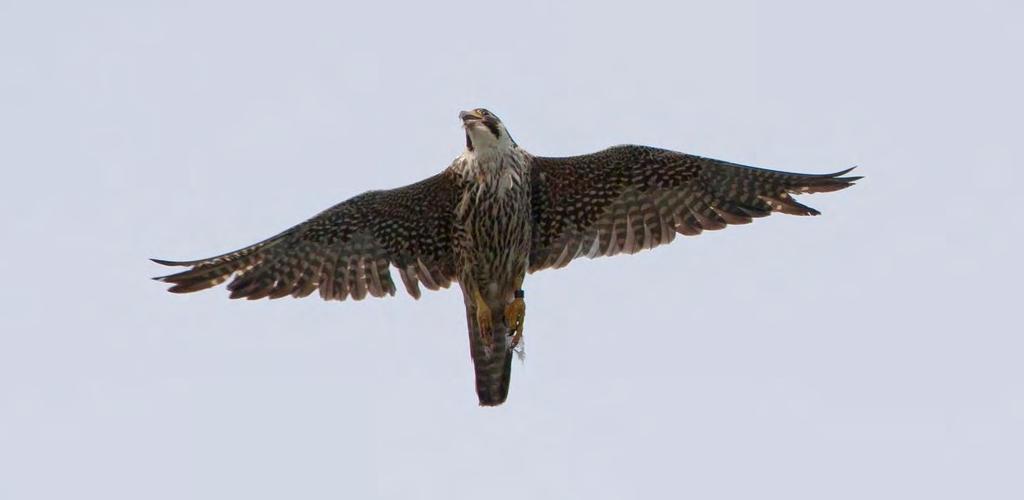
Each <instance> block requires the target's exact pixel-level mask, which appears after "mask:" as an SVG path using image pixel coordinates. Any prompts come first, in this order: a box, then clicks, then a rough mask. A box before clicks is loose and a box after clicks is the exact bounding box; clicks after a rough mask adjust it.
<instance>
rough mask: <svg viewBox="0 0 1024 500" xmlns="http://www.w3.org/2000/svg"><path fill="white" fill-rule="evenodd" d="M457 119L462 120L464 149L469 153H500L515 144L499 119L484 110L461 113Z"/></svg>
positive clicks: (477, 109) (478, 109)
mask: <svg viewBox="0 0 1024 500" xmlns="http://www.w3.org/2000/svg"><path fill="white" fill-rule="evenodd" d="M459 118H460V119H462V128H464V129H466V149H467V150H469V151H474V152H478V153H479V152H501V151H505V150H508V149H511V148H512V147H514V146H515V144H516V142H515V141H513V140H512V136H510V135H509V134H508V130H505V125H504V124H502V123H501V119H499V118H498V116H497V115H495V114H494V113H491V112H490V111H487V110H486V109H483V108H476V109H474V110H471V111H463V112H461V113H459Z"/></svg>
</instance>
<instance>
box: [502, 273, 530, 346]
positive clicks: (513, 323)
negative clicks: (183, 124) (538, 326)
mask: <svg viewBox="0 0 1024 500" xmlns="http://www.w3.org/2000/svg"><path fill="white" fill-rule="evenodd" d="M520 286H522V284H521V283H520ZM525 297H526V294H525V293H524V292H523V290H522V289H517V290H516V293H515V298H514V299H513V300H512V302H511V303H509V305H508V306H507V307H505V324H506V325H508V328H509V331H510V334H511V335H512V347H513V348H515V347H516V346H517V345H519V342H520V341H522V340H523V320H524V319H526V302H525V301H524V300H523V299H524V298H525Z"/></svg>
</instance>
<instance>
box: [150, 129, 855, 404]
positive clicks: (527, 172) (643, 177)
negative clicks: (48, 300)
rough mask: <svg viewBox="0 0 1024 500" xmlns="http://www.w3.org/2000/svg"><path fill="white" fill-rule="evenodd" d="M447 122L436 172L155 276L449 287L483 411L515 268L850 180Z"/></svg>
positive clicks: (513, 313) (366, 291)
mask: <svg viewBox="0 0 1024 500" xmlns="http://www.w3.org/2000/svg"><path fill="white" fill-rule="evenodd" d="M460 117H461V118H462V119H463V122H464V125H465V128H466V150H465V151H464V152H463V153H462V154H461V155H460V156H459V157H458V158H456V159H455V161H454V162H453V163H452V165H451V166H450V167H448V169H446V170H445V171H443V172H441V173H440V174H437V175H435V176H433V177H430V178H428V179H425V180H423V181H420V182H418V183H415V184H412V185H409V186H405V187H401V188H397V189H392V190H387V191H370V192H367V193H364V194H362V195H359V196H356V197H354V198H352V199H350V200H347V201H344V202H342V203H339V204H338V205H335V206H334V207H331V208H329V209H327V210H325V211H323V212H321V213H320V214H318V215H316V216H314V217H313V218H311V219H309V220H307V221H306V222H303V223H302V224H299V225H297V226H295V227H292V228H290V229H288V230H286V231H284V232H282V233H280V234H278V235H276V236H274V237H271V238H269V239H267V240H264V241H262V242H260V243H257V244H255V245H252V246H249V247H246V248H243V249H241V250H238V251H235V252H231V253H228V254H224V255H220V256H217V257H211V258H208V259H200V260H194V261H185V262H172V261H165V260H156V262H158V263H160V264H165V265H172V266H186V267H189V269H188V270H186V271H183V272H180V273H177V274H172V275H169V276H163V277H160V278H157V279H159V280H161V281H165V282H168V283H171V284H172V285H173V286H171V288H170V291H171V292H179V293H181V292H193V291H197V290H202V289H205V288H209V287H212V286H215V285H218V284H220V283H223V282H225V281H228V280H229V279H230V280H231V281H230V282H229V283H228V286H227V288H228V290H229V291H230V292H231V298H247V299H260V298H264V297H269V298H278V297H283V296H286V295H291V296H294V297H305V296H307V295H309V294H311V293H313V292H314V291H319V293H320V296H321V297H323V298H324V299H328V300H332V299H333V300H345V299H346V298H349V297H351V298H352V299H354V300H361V299H363V298H365V297H366V296H367V295H371V296H374V297H382V296H384V295H394V293H395V289H396V287H395V284H394V282H393V281H392V277H391V272H390V267H395V268H396V269H397V270H398V273H399V276H400V277H401V280H402V283H403V284H404V287H405V289H406V290H407V291H408V293H409V294H410V295H412V296H413V297H416V298H418V297H419V296H420V287H419V285H420V284H423V285H424V286H425V287H427V288H428V289H430V290H437V289H439V288H447V287H448V286H449V285H450V284H451V283H452V282H453V281H457V282H458V283H459V285H460V287H461V289H462V291H463V296H464V298H465V304H466V316H467V322H468V330H469V338H470V354H471V356H472V358H473V361H474V365H475V368H476V381H477V395H478V398H479V401H480V404H482V405H497V404H501V403H502V402H504V401H505V398H506V396H507V394H508V387H509V379H510V372H511V361H512V353H513V348H514V341H513V340H512V334H513V333H514V331H515V325H519V326H520V327H521V325H522V307H523V302H522V301H521V300H519V301H516V299H515V298H514V293H515V292H516V290H519V289H521V288H522V281H523V279H524V276H525V274H526V273H527V272H535V271H539V270H541V269H547V268H559V267H563V266H565V265H567V264H568V263H569V262H571V261H572V260H573V259H575V258H577V257H581V256H585V257H590V258H593V257H599V256H609V255H616V254H619V253H635V252H637V251H640V250H643V249H648V248H653V247H655V246H658V245H661V244H665V243H669V242H671V241H672V240H673V239H674V238H675V236H676V234H677V233H678V234H683V235H696V234H699V233H700V232H701V231H702V230H714V229H722V228H724V227H725V226H726V225H729V224H746V223H748V222H750V221H751V220H752V219H753V218H757V217H764V216H767V215H769V214H770V213H772V212H782V213H787V214H793V215H817V214H818V212H817V211H816V210H814V209H812V208H810V207H807V206H805V205H802V204H800V203H799V202H797V201H796V200H794V199H793V198H792V196H791V194H803V193H816V192H826V191H835V190H839V189H843V188H845V187H848V186H850V185H851V184H852V183H853V182H854V181H856V180H857V179H859V178H860V177H844V175H845V174H847V173H848V172H849V171H850V170H844V171H841V172H836V173H832V174H822V175H807V174H796V173H788V172H779V171H774V170H766V169H759V168H754V167H747V166H743V165H737V164H734V163H729V162H724V161H719V160H713V159H709V158H702V157H699V156H692V155H687V154H683V153H677V152H674V151H668V150H663V149H657V148H652V147H646V146H617V147H613V148H609V149H606V150H604V151H600V152H598V153H594V154H590V155H583V156H574V157H567V158H546V157H536V156H532V155H530V154H529V153H527V152H526V151H525V150H523V149H521V148H519V146H518V145H516V143H515V142H514V141H513V140H512V138H511V137H510V136H509V135H508V131H507V130H506V129H505V127H504V125H503V124H502V123H501V121H500V120H499V119H498V118H497V117H496V116H494V115H493V114H492V113H490V112H488V111H487V110H483V109H477V110H473V111H472V112H463V113H462V114H461V115H460ZM154 260H155V259H154ZM232 278H233V279H232ZM517 306H518V307H517ZM510 323H514V324H510ZM510 327H511V328H510ZM520 332H521V328H520Z"/></svg>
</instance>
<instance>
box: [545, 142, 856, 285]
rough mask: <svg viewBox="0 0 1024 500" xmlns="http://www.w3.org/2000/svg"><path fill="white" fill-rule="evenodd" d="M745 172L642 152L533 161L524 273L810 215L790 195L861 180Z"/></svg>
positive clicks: (620, 149) (622, 149)
mask: <svg viewBox="0 0 1024 500" xmlns="http://www.w3.org/2000/svg"><path fill="white" fill-rule="evenodd" d="M850 170H853V169H848V170H844V171H842V172H836V173H832V174H822V175H806V174H795V173H789V172H778V171H775V170H766V169H761V168H754V167H747V166H744V165H737V164H735V163H729V162H724V161H719V160H713V159H710V158H702V157H699V156H693V155H687V154H683V153H678V152H675V151H668V150H664V149H657V148H650V147H645V146H616V147H613V148H609V149H606V150H604V151H601V152H598V153H594V154H590V155H584V156H574V157H569V158H544V157H535V158H534V164H533V170H532V173H531V178H532V182H533V187H532V189H533V246H532V249H531V255H530V272H534V271H539V270H541V269H546V268H559V267H562V266H565V265H566V264H568V263H569V262H570V261H571V260H573V259H575V258H576V257H580V256H586V257H589V258H593V257H598V256H607V255H616V254H619V253H636V252H638V251H640V250H644V249H648V248H653V247H655V246H658V245H661V244H665V243H669V242H671V241H672V240H673V239H674V238H675V235H676V233H680V234H684V235H696V234H700V232H701V231H702V230H705V229H708V230H713V229H722V228H724V227H725V226H726V225H728V224H746V223H748V222H750V221H751V219H753V218H755V217H764V216H766V215H769V214H770V213H772V212H782V213H787V214H793V215H817V214H818V213H819V212H818V211H817V210H814V209H813V208H810V207H807V206H804V205H801V204H800V203H798V202H797V201H796V200H794V199H793V198H792V197H791V196H790V194H798V193H817V192H824V191H835V190H838V189H843V188H845V187H848V186H850V185H851V184H852V183H853V182H854V181H856V180H857V179H860V177H843V175H845V174H846V173H848V172H849V171H850Z"/></svg>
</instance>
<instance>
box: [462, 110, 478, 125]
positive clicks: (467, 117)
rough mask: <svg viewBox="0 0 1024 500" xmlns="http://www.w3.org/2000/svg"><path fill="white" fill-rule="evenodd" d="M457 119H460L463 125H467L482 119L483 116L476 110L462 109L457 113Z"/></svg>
mask: <svg viewBox="0 0 1024 500" xmlns="http://www.w3.org/2000/svg"><path fill="white" fill-rule="evenodd" d="M459 119H461V120H462V123H463V125H469V124H470V123H471V122H479V121H483V119H484V117H483V115H481V114H480V113H477V112H476V111H462V112H460V113H459Z"/></svg>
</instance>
